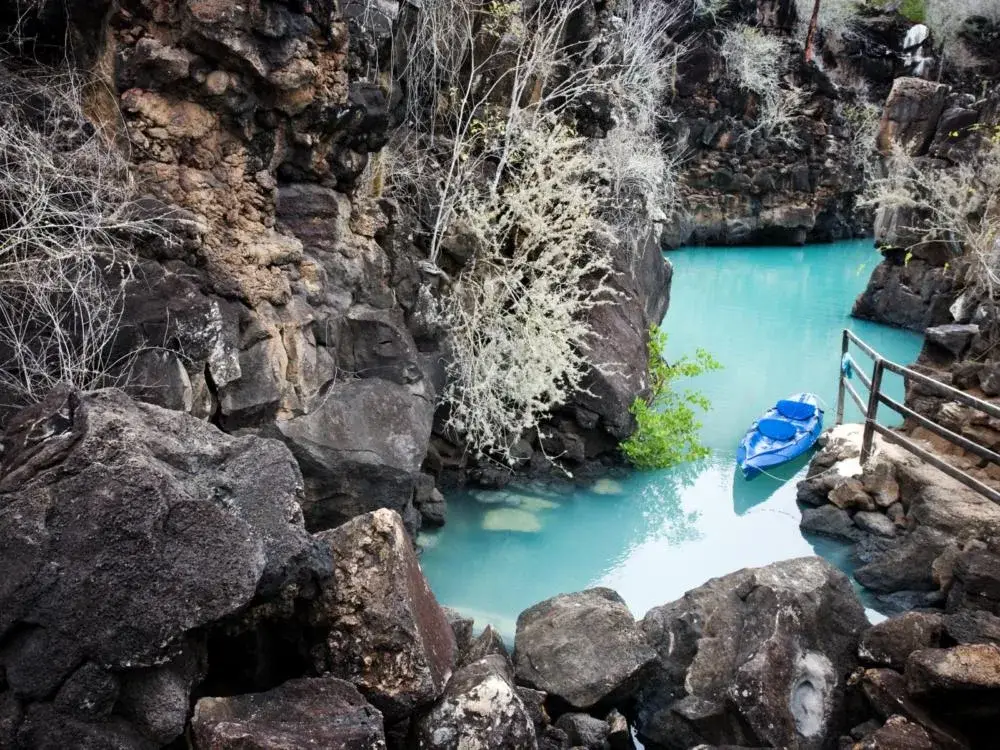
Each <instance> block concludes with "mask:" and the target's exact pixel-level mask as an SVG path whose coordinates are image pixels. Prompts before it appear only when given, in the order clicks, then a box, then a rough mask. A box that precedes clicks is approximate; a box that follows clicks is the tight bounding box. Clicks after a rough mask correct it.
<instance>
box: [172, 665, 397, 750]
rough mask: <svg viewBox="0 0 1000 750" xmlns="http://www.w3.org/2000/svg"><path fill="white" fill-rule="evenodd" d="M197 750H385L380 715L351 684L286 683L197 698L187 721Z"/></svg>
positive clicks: (332, 679)
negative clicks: (259, 690) (258, 690)
mask: <svg viewBox="0 0 1000 750" xmlns="http://www.w3.org/2000/svg"><path fill="white" fill-rule="evenodd" d="M191 727H192V729H193V730H194V738H195V742H196V745H197V747H198V750H248V749H249V748H253V750H313V749H314V748H340V749H342V750H384V749H385V737H384V734H383V730H382V715H381V714H380V713H379V712H378V710H377V709H375V708H374V707H373V706H370V705H369V704H368V703H366V702H365V699H364V698H363V697H361V693H359V692H358V690H357V688H355V687H354V686H353V685H352V684H351V683H349V682H345V681H344V680H338V679H337V678H335V677H313V678H304V679H297V680H289V681H288V682H286V683H285V684H283V685H281V686H279V687H276V688H275V689H274V690H269V691H267V692H266V693H251V694H248V695H236V696H233V697H231V698H202V699H201V700H199V701H198V703H197V705H196V706H195V709H194V718H193V719H192V720H191Z"/></svg>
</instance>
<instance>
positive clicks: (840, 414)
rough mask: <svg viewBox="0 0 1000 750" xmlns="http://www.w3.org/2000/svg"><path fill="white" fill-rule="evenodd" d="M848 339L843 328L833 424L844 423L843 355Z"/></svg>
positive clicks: (848, 345)
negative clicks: (835, 413) (835, 417)
mask: <svg viewBox="0 0 1000 750" xmlns="http://www.w3.org/2000/svg"><path fill="white" fill-rule="evenodd" d="M850 343H851V342H850V340H849V339H848V338H847V329H846V328H845V329H844V334H843V335H842V336H841V337H840V362H839V363H837V372H839V373H840V377H839V378H837V384H838V387H837V421H836V422H835V423H834V424H838V425H839V424H843V423H844V397H845V396H846V394H845V393H844V355H846V354H847V350H848V348H849V347H850Z"/></svg>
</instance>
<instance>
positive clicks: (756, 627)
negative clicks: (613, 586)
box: [635, 557, 867, 750]
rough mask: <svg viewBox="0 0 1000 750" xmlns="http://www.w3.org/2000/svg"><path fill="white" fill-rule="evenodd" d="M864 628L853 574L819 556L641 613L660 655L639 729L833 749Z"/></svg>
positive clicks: (678, 742)
mask: <svg viewBox="0 0 1000 750" xmlns="http://www.w3.org/2000/svg"><path fill="white" fill-rule="evenodd" d="M866 626H867V621H866V620H865V615H864V608H863V607H862V606H861V604H860V603H859V602H858V600H857V598H856V597H855V595H854V592H853V590H852V589H851V585H850V583H849V581H848V580H847V578H846V576H844V574H843V573H841V572H840V571H838V570H837V569H836V568H834V567H833V566H831V565H830V564H828V563H826V562H825V561H823V560H822V559H820V558H818V557H806V558H799V559H795V560H787V561H784V562H780V563H774V564H773V565H768V566H767V567H764V568H757V569H746V570H741V571H738V572H736V573H732V574H730V575H728V576H725V577H723V578H715V579H712V580H711V581H709V582H708V583H706V584H704V585H703V586H701V587H699V588H697V589H694V590H693V591H689V592H688V593H686V594H685V595H684V597H683V598H681V599H679V600H677V601H675V602H672V603H670V604H666V605H664V606H662V607H657V608H655V609H652V610H650V611H649V613H648V614H647V615H646V617H645V618H644V619H643V621H642V629H643V631H644V632H645V634H646V638H647V640H648V641H649V642H650V643H651V644H652V645H653V646H655V648H656V651H657V654H658V659H657V662H656V665H655V670H654V672H653V675H652V677H651V678H650V679H649V680H648V681H647V682H646V683H645V684H644V685H643V686H642V689H641V690H640V691H639V694H638V699H637V705H636V711H635V719H636V723H637V727H638V730H639V734H640V738H645V739H647V740H649V741H651V742H653V743H655V744H656V745H657V746H662V747H664V748H667V750H673V749H674V748H677V749H678V750H680V749H682V748H683V749H686V748H688V747H691V746H692V745H697V744H699V743H706V744H717V745H726V744H734V745H744V746H770V747H788V748H799V749H806V748H817V750H818V749H819V748H825V747H827V745H828V743H829V740H830V738H831V737H833V736H836V733H837V732H838V731H840V730H841V729H842V726H841V724H842V722H843V714H844V692H845V684H846V680H847V677H848V675H849V674H850V673H851V671H852V670H853V669H854V667H855V666H856V664H857V659H856V655H855V649H856V644H857V638H858V635H859V634H860V633H861V631H862V630H863V629H864V628H865V627H866Z"/></svg>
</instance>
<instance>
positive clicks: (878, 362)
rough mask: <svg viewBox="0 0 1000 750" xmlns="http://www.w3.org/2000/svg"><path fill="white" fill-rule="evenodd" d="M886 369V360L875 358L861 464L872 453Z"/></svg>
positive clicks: (866, 460)
mask: <svg viewBox="0 0 1000 750" xmlns="http://www.w3.org/2000/svg"><path fill="white" fill-rule="evenodd" d="M884 370H885V366H884V360H883V359H882V358H881V357H876V358H875V369H874V370H872V387H871V391H870V392H869V393H868V410H867V411H866V412H865V431H864V434H863V435H862V437H861V465H862V466H864V465H865V464H866V463H868V459H869V458H871V455H872V442H873V440H874V438H875V420H876V419H877V418H878V397H879V393H881V391H882V373H883V372H884Z"/></svg>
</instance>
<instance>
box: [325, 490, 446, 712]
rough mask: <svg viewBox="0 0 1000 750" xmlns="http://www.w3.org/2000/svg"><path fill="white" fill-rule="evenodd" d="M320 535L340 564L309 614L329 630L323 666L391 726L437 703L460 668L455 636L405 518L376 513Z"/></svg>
mask: <svg viewBox="0 0 1000 750" xmlns="http://www.w3.org/2000/svg"><path fill="white" fill-rule="evenodd" d="M316 538H317V539H319V540H320V541H322V542H324V543H325V544H327V545H329V549H330V551H331V552H332V554H333V559H334V563H335V564H334V571H333V578H332V579H330V581H329V582H328V583H327V584H325V585H324V588H323V590H322V592H321V593H320V596H319V598H318V600H317V601H316V602H315V604H314V605H313V609H312V611H311V613H310V620H311V623H312V625H313V626H314V627H317V628H319V629H320V630H321V631H325V633H326V636H325V639H324V644H323V648H322V656H321V658H319V660H318V663H317V667H318V668H319V669H321V670H329V671H330V672H331V673H333V674H335V675H337V676H338V677H341V678H343V679H346V680H350V681H351V682H353V683H354V684H355V685H357V687H358V688H359V689H360V690H361V692H362V693H364V694H365V696H366V697H367V698H368V700H370V701H371V702H372V703H373V704H375V706H376V707H377V708H378V709H379V710H381V711H382V713H383V714H384V715H385V717H386V721H387V722H394V721H397V720H399V719H403V718H405V717H406V716H408V715H409V714H410V713H411V712H412V711H413V710H414V709H415V708H418V707H419V706H423V705H426V704H429V703H431V702H433V701H434V700H435V699H436V698H437V697H438V696H439V695H441V692H442V691H443V690H444V687H445V683H446V682H447V681H448V677H449V676H450V675H451V670H452V667H453V666H454V664H455V657H456V654H455V636H454V634H453V632H452V628H451V624H450V623H449V621H448V618H447V616H446V615H445V613H444V611H443V610H442V609H441V607H440V605H439V604H438V603H437V600H436V599H435V598H434V594H432V593H431V590H430V587H429V586H428V585H427V580H426V579H425V578H424V574H423V572H422V571H421V570H420V565H419V563H418V562H417V557H416V554H415V553H414V551H413V545H412V544H411V542H410V539H409V537H408V536H407V534H406V529H405V528H403V522H402V519H401V518H400V517H399V515H398V514H397V513H395V512H394V511H391V510H386V509H382V510H377V511H375V512H373V513H366V514H365V515H363V516H358V517H357V518H355V519H354V520H352V521H350V522H348V523H346V524H344V525H343V526H339V527H338V528H336V529H332V530H330V531H324V532H321V533H319V534H317V535H316Z"/></svg>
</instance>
